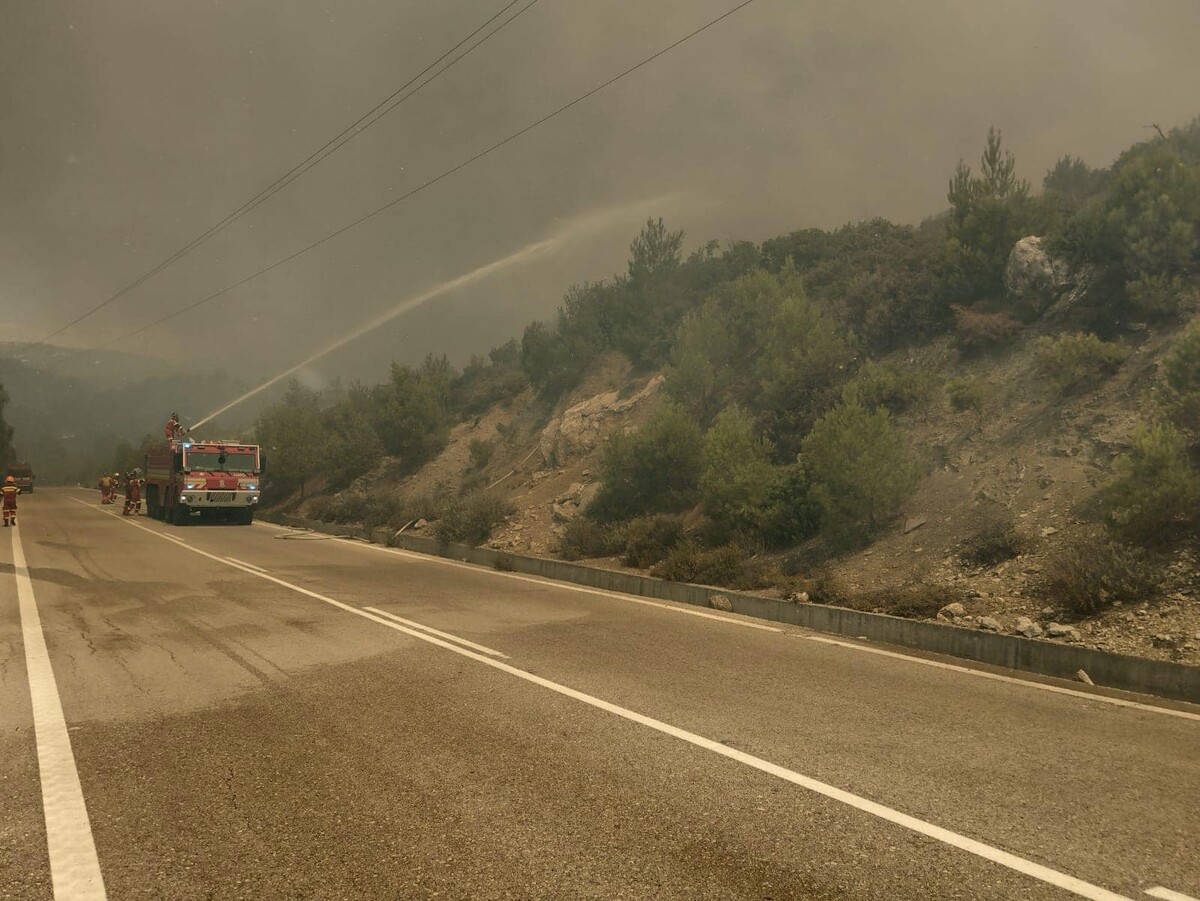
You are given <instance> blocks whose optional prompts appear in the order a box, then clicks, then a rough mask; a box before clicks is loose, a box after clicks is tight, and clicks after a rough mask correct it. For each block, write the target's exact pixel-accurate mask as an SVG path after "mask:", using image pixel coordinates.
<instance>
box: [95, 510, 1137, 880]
mask: <svg viewBox="0 0 1200 901" xmlns="http://www.w3.org/2000/svg"><path fill="white" fill-rule="evenodd" d="M101 512H107V511H101ZM129 524H130V525H132V526H134V527H136V528H139V529H143V530H144V531H146V532H149V533H150V534H151V535H160V533H158V532H155V531H154V530H153V529H147V528H146V527H145V526H142V525H140V524H138V523H135V522H130V523H129ZM183 546H184V547H185V548H187V550H189V551H192V552H193V553H196V554H199V555H201V556H202V557H207V558H209V559H210V560H215V561H216V562H217V563H220V564H222V565H224V566H232V567H234V568H235V569H240V570H241V571H242V572H245V573H248V574H249V575H252V576H257V577H258V578H260V579H264V580H265V581H268V582H274V583H275V584H276V585H280V586H282V587H284V588H288V589H291V590H292V591H295V592H298V593H299V594H303V595H306V596H308V597H311V598H314V599H316V600H319V601H324V602H325V603H326V604H330V605H331V606H333V607H337V608H338V609H340V610H345V611H347V612H348V613H353V614H355V615H356V616H361V617H363V618H364V619H369V620H372V621H374V622H378V623H381V624H383V625H385V626H388V627H389V628H392V629H395V630H396V631H398V632H404V633H405V634H407V635H411V636H412V637H413V638H417V639H420V640H421V641H424V642H427V643H429V644H432V645H436V646H437V647H440V648H443V649H444V650H447V651H451V652H452V653H455V654H458V655H460V656H462V657H467V658H469V659H471V660H475V661H477V662H479V663H482V664H484V665H485V666H490V667H492V668H493V669H497V670H500V671H501V672H504V673H508V674H509V675H510V676H515V677H516V678H518V679H523V680H525V681H526V682H531V683H533V684H534V685H538V686H541V687H542V688H546V689H549V690H550V691H553V692H556V693H557V694H560V695H563V696H565V697H568V698H571V699H573V700H576V701H579V702H581V703H583V704H587V705H588V706H590V707H595V708H596V709H598V710H603V711H605V712H606V713H611V714H613V715H614V716H619V717H621V718H622V719H625V720H629V721H630V722H633V723H637V724H639V725H641V726H646V727H647V728H649V729H653V730H655V731H656V732H661V733H662V734H664V735H669V736H671V737H672V738H677V739H679V740H680V741H684V742H687V743H688V744H690V745H694V746H695V747H698V748H702V749H704V750H706V751H711V752H712V753H714V754H719V755H720V756H722V757H726V758H728V759H730V760H733V761H736V762H737V763H741V764H743V765H745V766H748V767H751V768H752V769H755V770H758V771H759V772H762V773H766V774H767V775H770V776H775V777H776V778H778V779H782V780H784V781H785V782H790V783H791V784H793V785H798V786H800V787H801V788H804V789H807V790H809V791H811V792H815V793H816V794H819V795H822V796H824V797H826V798H829V799H831V800H834V801H838V802H839V803H842V804H845V805H847V806H848V807H852V808H854V809H855V810H858V811H861V812H863V813H867V814H870V815H871V816H874V817H878V818H879V819H881V820H885V821H886V822H889V823H893V824H895V825H897V826H901V827H903V828H905V829H909V830H911V831H913V832H916V833H918V834H919V835H924V836H926V837H927V838H931V839H934V840H935V841H939V842H942V843H943V844H946V845H949V846H951V847H953V848H958V849H959V850H962V851H966V852H967V853H968V854H974V855H975V856H977V857H981V858H983V859H984V860H988V861H991V862H992V863H996V864H999V865H1000V866H1003V867H1007V868H1009V869H1010V870H1014V871H1016V872H1018V873H1021V874H1023V875H1025V876H1029V877H1031V878H1033V879H1037V880H1039V881H1041V882H1045V883H1047V884H1048V885H1053V886H1056V887H1057V888H1061V889H1063V890H1064V891H1068V892H1071V893H1072V894H1075V895H1078V896H1079V897H1081V898H1087V899H1089V901H1133V899H1131V898H1129V897H1128V896H1125V895H1118V894H1116V893H1115V892H1111V891H1109V890H1108V889H1106V888H1103V887H1101V886H1098V885H1094V884H1092V883H1090V882H1085V881H1084V880H1082V879H1078V878H1076V877H1074V876H1071V875H1068V874H1067V873H1062V872H1060V871H1058V870H1054V869H1051V868H1050V867H1046V866H1043V865H1041V864H1039V863H1035V862H1033V861H1032V860H1026V859H1025V858H1023V857H1018V856H1017V855H1015V854H1011V853H1009V852H1008V851H1004V850H1002V849H1000V848H996V847H993V846H991V845H987V844H984V843H983V842H980V841H976V840H975V839H972V838H968V837H967V836H965V835H960V834H959V833H957V832H952V831H951V830H949V829H944V828H943V827H941V826H935V825H934V824H933V823H927V822H925V821H924V820H920V819H917V818H916V817H913V816H909V815H908V814H906V813H901V812H900V811H898V810H893V809H892V808H890V807H885V806H884V805H882V804H878V803H876V802H875V801H871V800H868V799H867V798H864V797H861V796H860V795H855V794H853V793H851V792H848V791H845V790H844V789H840V788H837V787H835V786H832V785H829V784H828V783H825V782H820V781H818V780H817V779H813V778H812V777H810V776H805V775H802V774H801V773H797V772H796V771H795V770H789V769H787V768H786V767H782V766H779V765H778V764H775V763H771V762H770V761H768V760H764V759H762V758H761V757H755V756H754V755H752V754H747V753H745V752H744V751H738V750H736V749H734V748H730V747H728V746H726V745H723V744H721V743H720V742H718V741H714V740H712V739H711V738H705V737H704V736H702V735H697V734H696V733H694V732H688V731H687V730H685V729H680V728H678V727H677V726H672V725H671V724H670V723H664V722H663V721H662V720H656V719H654V718H653V717H649V716H645V715H644V714H641V713H637V712H636V711H633V710H629V709H627V708H625V707H620V706H618V705H617V704H612V703H610V702H608V701H604V700H602V699H600V698H597V697H593V696H592V695H589V694H584V693H583V692H581V691H576V690H575V689H573V688H568V687H567V686H565V685H561V684H559V683H558V682H551V681H550V680H549V679H543V678H542V677H541V676H535V675H534V674H533V673H529V672H526V671H525V670H522V669H518V668H517V667H515V666H511V665H509V664H507V663H501V662H500V661H499V660H493V659H492V658H491V657H487V656H484V655H483V654H478V653H476V652H475V651H471V650H468V649H467V648H463V647H459V646H458V645H454V644H450V643H449V642H447V641H443V640H442V639H440V638H437V637H436V636H433V635H429V634H426V633H424V632H420V631H418V630H416V629H410V628H407V627H406V626H402V625H400V624H399V623H393V622H390V621H389V620H387V619H383V618H381V617H379V616H377V615H376V614H373V613H369V612H367V611H366V610H362V609H359V608H357V607H352V606H350V605H349V604H347V603H345V602H343V601H338V600H335V599H334V598H331V597H326V596H325V595H323V594H318V593H317V592H315V591H310V590H309V589H307V588H302V587H301V586H299V585H293V584H291V583H290V582H286V581H284V580H283V579H280V578H277V577H275V576H269V575H266V574H264V573H257V572H255V571H254V570H252V569H247V568H245V567H242V566H238V565H237V564H236V563H231V562H230V561H229V560H226V559H225V558H223V557H218V556H217V555H215V554H210V553H208V552H207V551H202V550H200V549H199V548H196V547H192V546H191V545H186V544H185V545H183Z"/></svg>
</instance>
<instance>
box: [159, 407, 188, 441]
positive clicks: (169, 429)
mask: <svg viewBox="0 0 1200 901" xmlns="http://www.w3.org/2000/svg"><path fill="white" fill-rule="evenodd" d="M183 432H184V428H183V423H182V422H180V421H179V414H178V413H172V414H171V418H170V419H168V420H167V424H166V426H165V427H164V428H163V433H164V435H165V436H166V438H167V440H168V441H170V440H171V439H172V438H179V437H182V435H183Z"/></svg>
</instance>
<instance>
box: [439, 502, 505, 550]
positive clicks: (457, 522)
mask: <svg viewBox="0 0 1200 901" xmlns="http://www.w3.org/2000/svg"><path fill="white" fill-rule="evenodd" d="M513 509H514V508H513V506H512V504H510V503H509V502H508V501H507V500H505V499H504V498H500V497H497V496H496V495H494V494H487V493H485V492H480V493H478V494H472V495H468V496H466V497H461V498H454V499H452V500H451V501H450V502H449V503H448V504H447V505H446V507H445V508H444V509H443V510H442V514H441V517H440V518H439V519H438V521H437V522H435V523H434V524H433V536H434V537H435V538H436V539H437V540H438V541H441V542H443V543H449V542H460V543H463V544H474V545H479V544H483V543H484V542H485V541H487V540H488V538H490V537H491V535H492V530H493V529H494V528H495V527H496V526H498V525H499V524H500V523H502V522H503V521H504V520H505V518H506V517H508V516H510V515H511V514H512V513H513Z"/></svg>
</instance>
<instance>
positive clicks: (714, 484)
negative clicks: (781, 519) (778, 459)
mask: <svg viewBox="0 0 1200 901" xmlns="http://www.w3.org/2000/svg"><path fill="white" fill-rule="evenodd" d="M755 432H756V426H755V423H754V417H752V416H751V415H750V414H749V413H746V412H745V411H744V410H742V409H741V408H740V407H737V406H734V407H730V408H728V409H726V410H724V411H722V413H721V414H720V415H719V416H718V417H717V419H716V421H715V422H714V423H713V425H712V428H710V429H709V430H708V434H707V435H705V436H704V455H703V460H704V474H703V475H702V476H701V477H700V500H701V503H702V504H703V505H704V512H705V513H707V514H708V515H709V516H710V517H712V519H713V521H714V522H715V523H716V524H717V525H718V526H719V527H721V528H724V529H726V530H727V531H731V532H732V531H735V530H738V529H750V530H753V531H755V532H759V533H761V532H763V531H764V528H765V526H766V520H767V517H768V516H769V513H770V510H769V503H770V500H771V496H772V494H773V493H774V491H775V488H776V485H777V484H778V483H779V481H780V479H781V477H782V472H781V470H779V469H778V468H777V467H775V466H773V465H772V464H771V450H772V445H771V442H769V441H767V440H765V439H763V438H759V437H756V435H755Z"/></svg>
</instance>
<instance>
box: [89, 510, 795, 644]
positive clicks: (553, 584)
mask: <svg viewBox="0 0 1200 901" xmlns="http://www.w3.org/2000/svg"><path fill="white" fill-rule="evenodd" d="M105 512H107V511H105ZM262 525H264V526H268V527H270V528H275V529H281V528H284V527H283V526H277V525H275V524H274V523H262ZM287 531H293V530H290V529H288V530H287ZM341 545H343V546H346V545H348V546H352V547H361V548H362V549H363V550H367V551H380V552H382V553H385V554H394V555H395V556H397V557H404V558H405V559H406V560H412V561H414V562H417V563H434V564H437V565H439V566H451V567H455V568H457V569H467V570H471V571H472V572H476V573H484V574H486V575H489V576H500V577H502V578H505V579H513V580H515V581H517V582H529V583H532V584H534V585H541V586H543V587H546V588H555V589H559V588H561V589H563V590H565V591H576V592H579V593H580V594H594V595H597V596H599V597H602V598H611V599H613V600H617V601H626V602H628V603H630V604H641V605H642V606H645V607H657V608H659V609H660V610H669V611H671V612H672V613H682V614H685V615H686V616H698V617H700V618H701V619H715V620H716V621H717V622H721V623H728V624H729V625H731V626H743V627H745V628H747V629H758V630H760V631H762V632H783V631H784V630H783V629H781V628H779V627H778V626H766V625H763V624H762V623H756V622H753V621H748V620H744V619H733V618H732V617H728V616H718V615H717V614H715V613H707V612H705V611H703V610H696V609H693V608H689V607H676V606H674V605H672V604H665V603H663V602H661V601H650V600H647V599H646V598H639V597H634V596H633V595H628V594H621V593H620V592H616V591H605V590H604V589H603V588H588V587H586V586H584V585H575V584H573V583H571V582H557V581H555V580H553V579H539V578H537V577H536V576H526V575H522V574H520V573H506V572H500V571H498V570H491V569H487V568H486V567H483V566H477V565H475V564H473V563H462V562H460V561H458V560H447V559H446V558H445V557H431V556H429V555H428V554H418V553H416V552H414V551H406V550H402V549H400V548H394V547H380V546H379V545H377V544H369V543H367V542H365V541H345V542H341Z"/></svg>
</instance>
